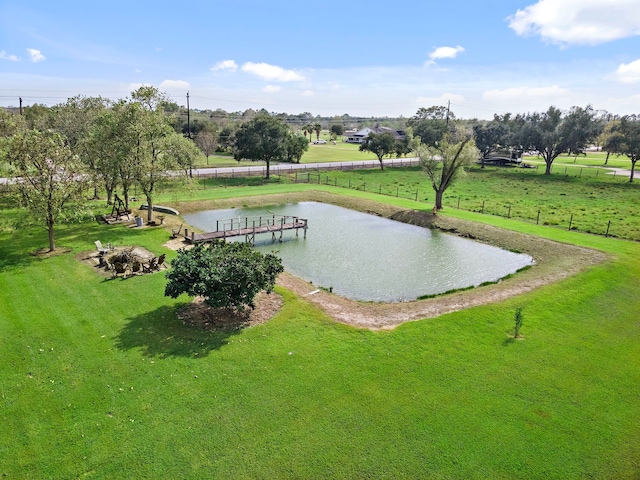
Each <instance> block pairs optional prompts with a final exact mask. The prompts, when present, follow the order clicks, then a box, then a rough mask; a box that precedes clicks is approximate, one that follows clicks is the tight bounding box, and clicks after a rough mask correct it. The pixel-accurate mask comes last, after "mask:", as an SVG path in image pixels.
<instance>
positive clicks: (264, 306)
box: [178, 292, 282, 331]
mask: <svg viewBox="0 0 640 480" xmlns="http://www.w3.org/2000/svg"><path fill="white" fill-rule="evenodd" d="M254 303H255V308H254V309H245V311H243V312H238V311H236V310H233V309H229V308H212V307H210V306H209V305H207V304H206V303H204V301H203V299H202V298H197V299H195V300H194V301H193V302H191V303H190V304H188V305H185V306H184V307H182V308H181V309H180V310H179V311H178V318H179V319H180V320H181V321H182V323H184V324H185V325H190V326H194V327H197V328H201V329H203V330H223V331H236V330H240V329H242V328H246V327H251V326H254V325H260V324H261V323H264V322H266V321H268V320H270V319H271V318H272V317H273V316H274V315H275V314H276V313H278V311H279V310H280V308H281V307H282V297H281V296H280V295H278V294H277V293H273V292H272V293H270V294H267V293H265V292H260V293H259V294H258V295H257V296H256V298H255V299H254Z"/></svg>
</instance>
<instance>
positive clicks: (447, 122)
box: [445, 100, 451, 128]
mask: <svg viewBox="0 0 640 480" xmlns="http://www.w3.org/2000/svg"><path fill="white" fill-rule="evenodd" d="M450 107H451V100H448V101H447V118H446V119H445V125H446V126H447V128H449V108H450Z"/></svg>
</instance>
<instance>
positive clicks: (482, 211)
mask: <svg viewBox="0 0 640 480" xmlns="http://www.w3.org/2000/svg"><path fill="white" fill-rule="evenodd" d="M480 213H482V214H484V200H482V210H481V211H480Z"/></svg>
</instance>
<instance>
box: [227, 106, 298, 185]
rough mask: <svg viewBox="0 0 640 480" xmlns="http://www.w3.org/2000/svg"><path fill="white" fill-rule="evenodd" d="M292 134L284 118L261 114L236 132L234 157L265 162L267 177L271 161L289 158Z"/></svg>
mask: <svg viewBox="0 0 640 480" xmlns="http://www.w3.org/2000/svg"><path fill="white" fill-rule="evenodd" d="M290 135H291V133H290V132H289V128H288V127H287V125H286V124H285V123H284V122H283V121H282V120H280V119H278V118H275V117H272V116H270V115H264V114H259V115H257V116H256V117H254V118H253V119H251V120H249V121H248V122H246V123H244V124H242V126H241V127H240V129H239V130H238V132H237V133H236V138H235V145H234V149H233V158H235V159H236V160H238V161H240V160H244V159H246V160H251V161H253V162H260V161H263V162H265V163H266V165H267V171H266V178H269V177H270V175H269V166H270V164H271V162H277V161H286V160H287V157H288V145H289V137H290Z"/></svg>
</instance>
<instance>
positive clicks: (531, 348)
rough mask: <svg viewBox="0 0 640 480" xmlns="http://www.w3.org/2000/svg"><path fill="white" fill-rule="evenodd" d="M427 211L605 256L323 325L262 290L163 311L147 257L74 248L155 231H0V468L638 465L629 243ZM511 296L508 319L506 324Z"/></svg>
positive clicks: (251, 470) (62, 474)
mask: <svg viewBox="0 0 640 480" xmlns="http://www.w3.org/2000/svg"><path fill="white" fill-rule="evenodd" d="M309 188H311V187H310V186H309V185H292V184H285V185H277V184H271V185H265V186H259V185H256V186H249V187H245V188H240V187H237V188H227V189H224V188H219V189H215V190H214V189H208V190H204V189H203V190H199V191H198V192H197V193H198V194H200V195H203V196H204V195H205V193H206V194H207V196H208V197H209V198H222V197H224V196H227V197H231V196H241V195H243V194H246V195H258V194H266V193H278V192H287V191H292V190H299V191H302V190H304V189H309ZM322 188H325V189H330V190H332V191H344V192H345V193H347V194H349V195H355V196H364V197H367V198H375V199H377V200H378V201H387V202H390V203H395V204H401V205H405V206H415V207H417V208H421V205H422V204H420V203H416V202H413V201H411V200H408V199H403V198H395V197H391V196H389V197H383V196H379V195H377V194H375V193H372V192H365V191H362V190H359V191H356V190H349V191H347V190H344V189H340V188H336V187H329V186H324V187H322ZM167 195H168V194H167ZM241 201H242V200H241V198H240V199H239V202H241ZM447 212H448V214H452V215H456V216H460V217H463V218H466V219H470V220H474V221H482V222H487V223H492V224H495V225H497V226H501V227H505V228H509V229H512V230H516V231H523V232H526V233H532V234H536V235H539V236H544V237H547V238H550V239H553V240H558V241H562V242H567V243H573V244H577V245H581V246H584V247H589V248H597V249H600V250H603V251H606V252H608V253H609V254H610V255H611V259H610V260H609V261H608V262H607V263H605V264H602V265H600V266H597V267H594V268H591V269H589V270H588V271H585V272H583V273H581V274H579V275H576V276H574V277H572V278H569V279H567V280H564V281H562V282H559V283H555V284H552V285H548V286H546V287H543V288H539V289H536V290H534V291H533V292H530V293H528V294H525V295H520V296H517V297H514V298H512V299H510V300H508V301H504V302H500V303H495V304H490V305H485V306H482V307H477V308H471V309H467V310H464V311H460V312H456V313H452V314H448V315H443V316H441V317H438V318H435V319H429V320H423V321H416V322H410V323H407V324H404V325H402V326H400V327H398V328H396V329H395V330H392V331H382V332H371V331H368V330H361V329H356V328H351V327H348V326H345V325H341V324H337V323H335V322H334V321H332V320H331V319H330V318H328V317H327V316H326V315H324V314H323V313H322V312H321V311H320V310H318V309H317V308H316V307H314V306H313V305H311V304H309V303H307V302H306V301H305V300H304V299H302V298H298V297H296V296H294V295H292V294H291V293H290V292H288V291H287V290H285V289H282V288H278V289H277V292H278V293H280V294H281V295H283V297H284V306H283V308H282V310H281V311H280V312H279V313H278V314H277V315H276V317H275V318H273V319H272V320H270V321H269V322H267V323H265V324H262V325H259V326H255V327H252V328H248V329H245V330H242V331H238V332H203V331H198V330H194V329H193V328H189V327H187V326H185V325H183V324H182V323H181V322H180V321H179V320H177V318H176V316H175V312H176V309H177V308H179V307H180V305H183V304H184V303H185V302H187V301H188V298H186V297H183V298H179V299H177V300H171V299H168V298H165V297H164V296H163V289H164V284H165V279H164V277H163V274H162V273H156V274H152V275H145V276H140V277H133V278H129V279H110V278H103V277H100V276H99V275H97V274H96V273H95V272H94V271H92V268H93V267H90V266H87V265H85V264H83V263H81V262H79V261H77V260H76V258H75V256H76V255H78V254H79V253H81V252H88V251H93V250H94V249H95V246H94V245H93V242H94V241H95V240H97V239H100V240H101V241H103V242H114V243H117V244H118V245H132V244H136V245H142V246H145V247H146V248H148V249H149V250H151V251H153V252H155V253H168V254H169V258H172V257H173V255H175V253H174V252H171V251H168V250H167V249H166V248H165V247H163V243H164V242H165V241H166V240H167V239H168V234H167V232H166V231H164V230H163V229H161V228H155V229H152V228H144V229H131V228H128V227H123V226H105V225H101V224H98V223H84V224H77V225H70V226H61V227H59V228H58V229H57V244H58V245H59V246H61V247H66V248H69V249H71V251H70V252H69V253H66V254H63V255H59V256H54V257H50V258H41V257H38V256H34V255H32V252H34V251H35V250H37V249H39V248H42V247H44V246H46V244H47V241H46V234H45V232H44V231H43V230H41V229H36V228H29V229H23V230H21V231H20V232H19V234H18V233H16V232H13V233H7V232H4V233H0V338H2V342H0V368H1V369H2V372H3V376H2V379H1V380H0V420H1V421H0V473H1V474H2V475H4V476H5V477H6V478H26V477H29V478H78V477H88V478H346V479H351V478H472V479H473V478H477V479H486V478H492V479H494V478H495V479H501V478H504V479H513V478H523V479H525V478H526V479H536V478H540V479H550V478H558V479H565V478H635V477H637V475H638V473H639V472H640V460H639V459H640V429H639V428H638V422H637V419H638V416H639V414H640V402H638V397H639V394H640V349H639V348H638V344H639V341H640V324H639V323H638V318H640V302H638V300H637V299H638V298H639V297H640V283H639V282H638V281H637V280H638V278H640V246H639V244H638V243H635V242H628V241H622V240H618V239H612V238H604V237H600V236H594V235H585V234H580V233H577V232H575V231H565V230H561V229H556V228H549V227H545V226H542V225H535V224H532V223H525V222H519V221H516V220H513V219H506V218H503V217H498V216H490V215H481V214H479V213H474V212H467V211H463V210H456V209H447ZM3 213H4V211H3ZM521 306H522V307H524V325H523V327H522V330H521V333H522V334H523V337H524V338H523V339H522V340H513V339H512V332H513V315H514V311H515V309H516V308H517V307H521Z"/></svg>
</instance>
